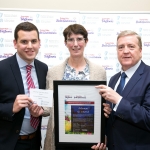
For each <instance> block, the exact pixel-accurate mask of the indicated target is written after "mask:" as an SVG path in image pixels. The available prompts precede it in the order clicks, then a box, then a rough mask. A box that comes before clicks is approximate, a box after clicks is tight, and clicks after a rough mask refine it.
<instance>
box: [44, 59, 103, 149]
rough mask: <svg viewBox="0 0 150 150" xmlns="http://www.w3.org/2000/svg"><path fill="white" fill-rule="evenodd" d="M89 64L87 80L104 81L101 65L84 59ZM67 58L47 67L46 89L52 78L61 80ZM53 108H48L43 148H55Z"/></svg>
mask: <svg viewBox="0 0 150 150" xmlns="http://www.w3.org/2000/svg"><path fill="white" fill-rule="evenodd" d="M85 60H86V62H87V63H88V64H89V70H90V78H89V80H101V81H106V72H105V70H104V68H103V67H101V66H99V65H96V64H94V63H92V62H90V61H89V60H88V59H85ZM67 61H68V58H67V59H66V60H65V61H64V62H63V63H62V64H60V65H58V66H55V67H53V68H51V69H49V71H48V74H47V79H46V84H47V89H50V90H52V89H53V80H62V78H63V75H64V71H65V67H66V63H67ZM54 138H55V137H54V108H51V110H50V118H49V121H48V126H47V133H46V138H45V144H44V150H55V143H54Z"/></svg>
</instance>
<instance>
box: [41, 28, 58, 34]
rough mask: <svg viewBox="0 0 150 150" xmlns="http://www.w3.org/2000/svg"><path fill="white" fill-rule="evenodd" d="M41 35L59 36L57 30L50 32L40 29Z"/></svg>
mask: <svg viewBox="0 0 150 150" xmlns="http://www.w3.org/2000/svg"><path fill="white" fill-rule="evenodd" d="M39 33H40V34H57V32H56V30H53V31H50V30H47V29H40V31H39Z"/></svg>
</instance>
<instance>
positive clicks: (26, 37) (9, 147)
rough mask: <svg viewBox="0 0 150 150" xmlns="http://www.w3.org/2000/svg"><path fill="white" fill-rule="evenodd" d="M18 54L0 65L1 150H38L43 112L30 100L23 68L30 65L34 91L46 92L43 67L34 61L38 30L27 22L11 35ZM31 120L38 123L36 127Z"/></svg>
mask: <svg viewBox="0 0 150 150" xmlns="http://www.w3.org/2000/svg"><path fill="white" fill-rule="evenodd" d="M14 36H15V39H14V41H13V42H14V47H15V49H16V50H17V53H16V54H15V55H13V56H12V57H10V58H8V59H5V60H2V61H0V150H40V145H41V119H42V117H41V115H42V114H43V109H42V108H41V107H40V106H38V105H37V104H34V103H33V100H32V99H31V98H30V97H29V89H28V88H29V85H28V83H27V78H26V77H27V70H26V66H27V65H31V67H32V69H31V78H32V81H33V85H34V88H39V89H45V87H46V74H47V71H48V67H47V65H46V64H44V63H42V62H40V61H38V60H37V59H35V57H36V55H37V53H38V51H39V48H40V39H39V31H38V29H37V27H36V26H35V25H34V24H32V23H29V22H23V23H20V24H19V25H17V27H16V29H15V32H14ZM31 118H34V119H35V120H38V121H37V122H38V123H37V124H36V126H32V124H31V123H30V120H31Z"/></svg>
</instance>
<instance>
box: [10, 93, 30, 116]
mask: <svg viewBox="0 0 150 150" xmlns="http://www.w3.org/2000/svg"><path fill="white" fill-rule="evenodd" d="M32 103H33V101H32V100H31V98H29V97H28V96H27V95H17V97H16V99H15V102H14V105H13V113H17V112H19V111H20V110H21V109H22V108H24V107H29V106H30V105H32Z"/></svg>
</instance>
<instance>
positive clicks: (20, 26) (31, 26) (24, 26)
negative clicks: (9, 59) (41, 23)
mask: <svg viewBox="0 0 150 150" xmlns="http://www.w3.org/2000/svg"><path fill="white" fill-rule="evenodd" d="M20 30H23V31H33V30H35V31H36V32H37V34H38V39H39V31H38V28H37V27H36V26H35V25H34V24H33V23H31V22H22V23H20V24H18V25H17V26H16V28H15V32H14V38H15V40H16V41H17V40H18V32H19V31H20Z"/></svg>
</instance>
